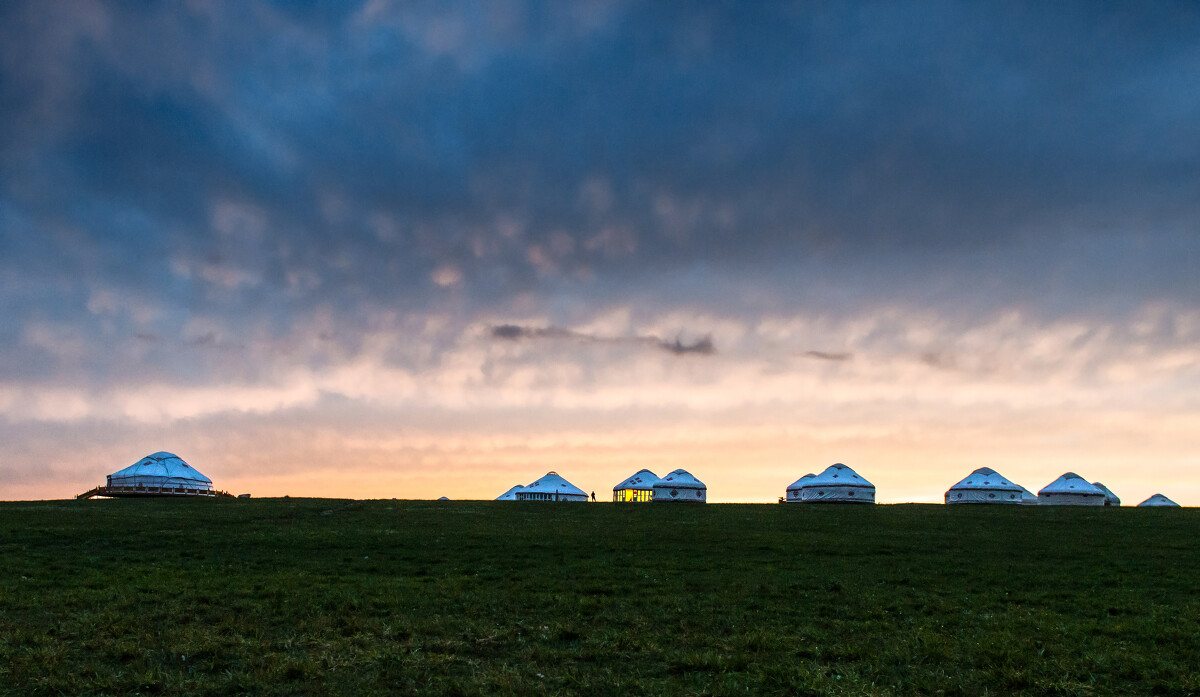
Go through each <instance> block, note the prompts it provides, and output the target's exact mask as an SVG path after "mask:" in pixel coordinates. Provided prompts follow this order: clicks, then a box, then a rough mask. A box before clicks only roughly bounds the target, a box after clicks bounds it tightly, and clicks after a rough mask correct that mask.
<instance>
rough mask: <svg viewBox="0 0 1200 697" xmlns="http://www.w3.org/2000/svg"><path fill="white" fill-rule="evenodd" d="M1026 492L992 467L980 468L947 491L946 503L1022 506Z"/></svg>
mask: <svg viewBox="0 0 1200 697" xmlns="http://www.w3.org/2000/svg"><path fill="white" fill-rule="evenodd" d="M1024 492H1025V490H1024V489H1022V488H1021V486H1020V485H1018V484H1013V483H1012V482H1010V481H1008V480H1007V479H1005V478H1004V477H1003V476H1002V475H1000V473H998V472H996V470H994V469H992V468H991V467H980V468H979V469H977V470H975V471H974V472H972V473H970V474H968V475H967V477H966V479H963V480H962V481H961V482H959V483H957V484H955V485H954V486H952V487H950V488H949V489H948V490H947V491H946V503H1003V504H1012V505H1017V506H1019V505H1021V497H1022V494H1023V493H1024Z"/></svg>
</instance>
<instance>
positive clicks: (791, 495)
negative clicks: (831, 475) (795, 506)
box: [783, 472, 817, 503]
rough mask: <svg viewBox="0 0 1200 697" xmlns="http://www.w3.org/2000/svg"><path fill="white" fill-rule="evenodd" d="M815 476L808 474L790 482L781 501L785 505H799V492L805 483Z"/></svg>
mask: <svg viewBox="0 0 1200 697" xmlns="http://www.w3.org/2000/svg"><path fill="white" fill-rule="evenodd" d="M815 476H817V475H815V474H813V473H812V472H809V473H808V474H806V475H804V476H803V477H801V478H799V479H797V480H796V481H794V482H792V483H791V485H790V486H788V488H787V491H785V492H784V497H783V500H784V501H785V502H787V503H800V491H801V490H802V489H804V485H805V483H806V482H808V480H810V479H812V478H813V477H815Z"/></svg>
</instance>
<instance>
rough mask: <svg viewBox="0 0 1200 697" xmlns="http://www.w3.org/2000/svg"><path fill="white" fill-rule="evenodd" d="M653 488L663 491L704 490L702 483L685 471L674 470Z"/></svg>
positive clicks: (705, 487)
mask: <svg viewBox="0 0 1200 697" xmlns="http://www.w3.org/2000/svg"><path fill="white" fill-rule="evenodd" d="M654 487H655V488H663V489H705V490H707V489H708V487H707V486H705V485H704V482H702V481H700V480H699V479H696V478H695V477H693V476H692V474H691V473H690V472H688V471H687V470H675V471H674V472H672V473H670V474H668V475H667V476H665V477H663V478H662V479H660V480H658V481H657V482H655V483H654Z"/></svg>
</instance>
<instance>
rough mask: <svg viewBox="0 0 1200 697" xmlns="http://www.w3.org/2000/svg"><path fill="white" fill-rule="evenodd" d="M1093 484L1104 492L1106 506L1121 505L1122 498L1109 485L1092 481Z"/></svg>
mask: <svg viewBox="0 0 1200 697" xmlns="http://www.w3.org/2000/svg"><path fill="white" fill-rule="evenodd" d="M1092 486H1094V487H1096V488H1097V489H1099V490H1100V491H1103V492H1104V505H1105V506H1120V505H1121V499H1120V498H1119V497H1118V496H1117V495H1116V494H1114V493H1113V492H1112V490H1110V489H1109V488H1108V487H1106V486H1104V485H1103V484H1101V483H1100V482H1092Z"/></svg>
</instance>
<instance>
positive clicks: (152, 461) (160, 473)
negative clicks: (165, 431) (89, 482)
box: [110, 451, 212, 484]
mask: <svg viewBox="0 0 1200 697" xmlns="http://www.w3.org/2000/svg"><path fill="white" fill-rule="evenodd" d="M110 476H111V477H112V478H114V479H124V478H127V477H172V478H176V479H191V480H194V481H198V482H207V483H208V484H212V480H211V479H209V478H208V477H206V476H204V475H203V474H201V473H200V471H199V470H197V469H196V468H195V467H192V466H191V465H189V464H188V463H186V462H184V461H183V458H181V457H179V456H178V455H176V454H175V453H168V452H165V451H159V452H157V453H154V454H153V455H147V456H146V457H143V458H142V459H140V460H138V461H137V462H135V463H133V464H132V465H130V466H128V467H126V468H125V469H121V470H117V471H116V472H113V473H112V474H111V475H110Z"/></svg>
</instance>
